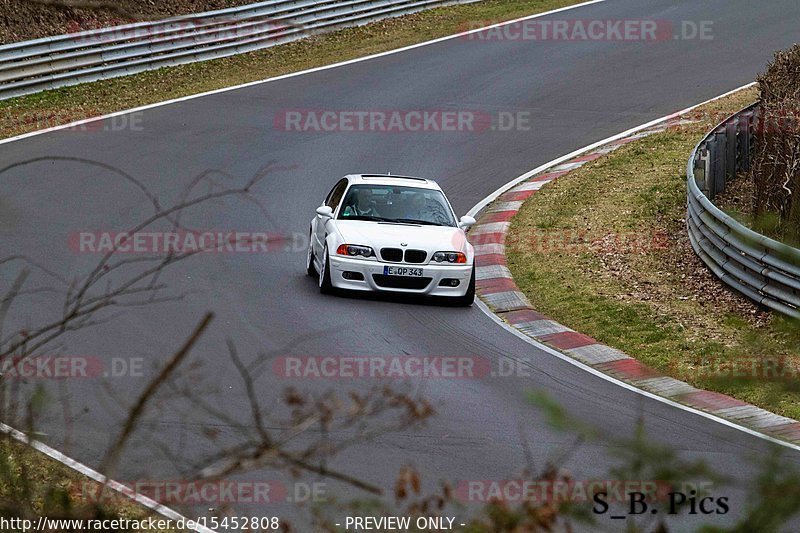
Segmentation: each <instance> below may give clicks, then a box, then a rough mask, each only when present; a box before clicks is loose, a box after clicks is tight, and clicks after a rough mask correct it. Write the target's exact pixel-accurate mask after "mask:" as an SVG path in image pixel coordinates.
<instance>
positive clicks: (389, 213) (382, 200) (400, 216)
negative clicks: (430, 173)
mask: <svg viewBox="0 0 800 533" xmlns="http://www.w3.org/2000/svg"><path fill="white" fill-rule="evenodd" d="M338 218H339V220H375V221H377V222H394V223H399V224H422V225H426V226H455V225H456V221H455V218H454V217H453V211H452V210H451V209H450V205H449V204H448V203H447V200H446V199H445V197H444V194H442V192H441V191H438V190H436V189H423V188H418V187H398V186H393V185H353V186H352V187H350V189H348V191H347V194H346V195H345V198H344V201H343V202H342V207H341V209H340V211H339V217H338Z"/></svg>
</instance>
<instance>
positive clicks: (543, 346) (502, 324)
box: [475, 299, 800, 451]
mask: <svg viewBox="0 0 800 533" xmlns="http://www.w3.org/2000/svg"><path fill="white" fill-rule="evenodd" d="M475 303H476V304H477V306H478V307H479V308H480V310H481V311H483V312H484V313H485V314H487V315H488V316H489V318H491V319H492V320H493V321H494V322H496V323H497V324H499V325H500V327H502V328H503V329H505V330H507V331H509V332H510V333H512V334H514V335H516V336H517V337H519V338H520V339H522V340H523V341H525V342H527V343H528V344H531V345H533V346H534V347H536V348H538V349H540V350H542V351H543V352H546V353H548V354H550V355H553V356H555V357H557V358H559V359H561V360H563V361H566V362H567V363H569V364H571V365H573V366H576V367H578V368H580V369H582V370H585V371H586V372H588V373H590V374H593V375H595V376H597V377H599V378H602V379H604V380H606V381H609V382H611V383H613V384H615V385H618V386H620V387H622V388H623V389H627V390H629V391H632V392H635V393H637V394H640V395H642V396H645V397H646V398H650V399H653V400H656V401H659V402H661V403H664V404H667V405H669V406H671V407H675V408H678V409H680V410H682V411H686V412H689V413H692V414H695V415H698V416H702V417H703V418H707V419H709V420H713V421H714V422H717V423H719V424H722V425H723V426H728V427H730V428H732V429H738V430H739V431H742V432H744V433H747V434H749V435H751V436H753V437H758V438H760V439H764V440H767V441H769V442H772V443H773V444H778V445H781V446H785V447H787V448H790V449H792V450H795V451H800V445H797V444H793V443H791V442H787V441H785V440H781V439H777V438H775V437H772V436H770V435H766V434H764V433H761V432H760V431H756V430H754V429H751V428H749V427H746V426H741V425H739V424H736V423H735V422H731V421H730V420H726V419H724V418H721V417H719V416H717V415H714V414H712V413H709V412H707V411H701V410H700V409H695V408H694V407H689V406H688V405H684V404H682V403H678V402H676V401H675V400H670V399H669V398H666V397H664V396H659V395H658V394H655V393H653V392H650V391H646V390H644V389H640V388H639V387H636V386H635V385H631V384H630V383H626V382H624V381H622V380H619V379H617V378H615V377H613V376H609V375H608V374H605V373H603V372H601V371H600V370H597V369H596V368H593V367H591V366H589V365H587V364H585V363H582V362H581V361H578V360H577V359H573V358H572V357H569V356H568V355H565V354H563V353H561V352H559V351H558V350H556V349H555V348H551V347H550V346H547V345H546V344H542V343H541V342H539V341H537V340H536V339H533V338H531V337H528V336H527V335H525V334H524V333H522V332H521V331H519V330H517V329H516V328H514V327H513V326H511V325H510V324H507V323H506V322H504V321H503V320H502V319H501V318H500V317H499V316H497V315H496V314H494V312H492V310H491V309H489V306H487V305H486V304H485V303H483V302H482V301H481V300H480V299H476V300H475ZM734 444H737V443H734Z"/></svg>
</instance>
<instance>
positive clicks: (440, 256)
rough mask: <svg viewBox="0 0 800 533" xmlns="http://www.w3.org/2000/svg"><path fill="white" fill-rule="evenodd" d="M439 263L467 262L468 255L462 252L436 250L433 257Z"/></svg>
mask: <svg viewBox="0 0 800 533" xmlns="http://www.w3.org/2000/svg"><path fill="white" fill-rule="evenodd" d="M431 259H433V260H434V261H436V262H437V263H466V262H467V256H466V255H464V254H462V253H461V252H436V253H435V254H433V257H432V258H431Z"/></svg>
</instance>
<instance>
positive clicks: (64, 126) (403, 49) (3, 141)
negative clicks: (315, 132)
mask: <svg viewBox="0 0 800 533" xmlns="http://www.w3.org/2000/svg"><path fill="white" fill-rule="evenodd" d="M605 1H606V0H589V1H588V2H582V3H580V4H575V5H571V6H564V7H560V8H558V9H551V10H550V11H545V12H543V13H536V14H533V15H527V16H525V17H520V18H517V19H514V20H508V21H506V22H499V23H497V24H492V25H489V26H484V27H482V28H476V29H474V30H468V31H463V32H461V33H455V34H453V35H445V36H444V37H437V38H436V39H431V40H430V41H424V42H421V43H415V44H411V45H408V46H404V47H401V48H395V49H394V50H387V51H385V52H378V53H377V54H371V55H366V56H363V57H356V58H353V59H348V60H346V61H340V62H339V63H333V64H330V65H322V66H319V67H314V68H310V69H306V70H301V71H298V72H290V73H288V74H282V75H280V76H275V77H272V78H266V79H263V80H256V81H251V82H247V83H242V84H239V85H233V86H231V87H223V88H221V89H214V90H212V91H206V92H202V93H197V94H191V95H188V96H181V97H180V98H174V99H172V100H165V101H163V102H157V103H154V104H147V105H143V106H140V107H134V108H131V109H126V110H123V111H115V112H113V113H108V114H106V115H100V116H97V117H92V118H87V119H82V120H77V121H75V122H70V123H69V124H62V125H59V126H53V127H51V128H45V129H42V130H37V131H32V132H29V133H23V134H21V135H17V136H15V137H9V138H7V139H1V140H0V145H2V144H7V143H11V142H14V141H19V140H22V139H27V138H29V137H34V136H37V135H42V134H43V133H50V132H53V131H60V130H64V129H68V128H75V127H77V126H81V125H83V124H88V123H90V122H96V121H98V120H106V119H109V118H114V117H118V116H120V115H127V114H130V113H138V112H140V111H145V110H148V109H153V108H156V107H162V106H166V105H171V104H176V103H179V102H185V101H187V100H194V99H196V98H202V97H204V96H211V95H214V94H220V93H225V92H228V91H235V90H238V89H244V88H247V87H253V86H256V85H261V84H264V83H270V82H274V81H280V80H284V79H287V78H294V77H296V76H303V75H305V74H312V73H314V72H320V71H323V70H329V69H332V68H337V67H343V66H346V65H352V64H354V63H361V62H362V61H369V60H371V59H377V58H379V57H384V56H388V55H392V54H398V53H400V52H406V51H408V50H413V49H415V48H420V47H422V46H428V45H431V44H436V43H441V42H444V41H449V40H451V39H456V38H458V37H463V36H464V35H471V34H473V33H478V32H482V31H486V30H488V29H492V28H499V27H501V26H507V25H509V24H515V23H518V22H523V21H526V20H531V19H535V18H540V17H546V16H548V15H553V14H555V13H560V12H562V11H568V10H571V9H577V8H580V7H585V6H589V5H592V4H599V3H601V2H605ZM464 5H466V4H464ZM35 94H38V93H35Z"/></svg>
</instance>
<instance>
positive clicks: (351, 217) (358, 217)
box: [339, 215, 394, 222]
mask: <svg viewBox="0 0 800 533" xmlns="http://www.w3.org/2000/svg"><path fill="white" fill-rule="evenodd" d="M339 220H375V221H377V222H394V220H393V219H391V218H385V217H376V216H373V215H345V216H342V217H340V218H339Z"/></svg>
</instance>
